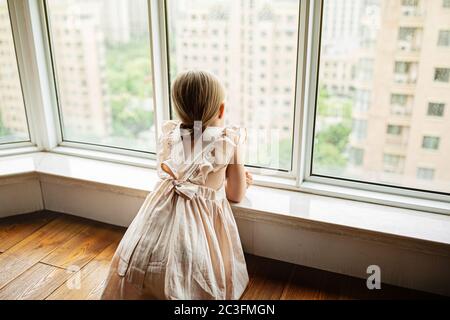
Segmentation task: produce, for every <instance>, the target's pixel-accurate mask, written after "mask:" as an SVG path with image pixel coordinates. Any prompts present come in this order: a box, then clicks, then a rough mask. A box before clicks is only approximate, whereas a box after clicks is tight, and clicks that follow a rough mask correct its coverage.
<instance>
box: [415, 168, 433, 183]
mask: <svg viewBox="0 0 450 320" xmlns="http://www.w3.org/2000/svg"><path fill="white" fill-rule="evenodd" d="M417 179H419V180H429V181H430V180H433V179H434V169H430V168H417Z"/></svg>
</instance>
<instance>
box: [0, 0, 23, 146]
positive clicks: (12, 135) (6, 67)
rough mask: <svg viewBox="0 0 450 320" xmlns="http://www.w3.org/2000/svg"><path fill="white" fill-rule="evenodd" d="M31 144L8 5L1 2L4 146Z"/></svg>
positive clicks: (0, 128) (0, 127) (0, 140)
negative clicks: (16, 143) (28, 142)
mask: <svg viewBox="0 0 450 320" xmlns="http://www.w3.org/2000/svg"><path fill="white" fill-rule="evenodd" d="M29 140H30V135H29V133H28V125H27V117H26V114H25V105H24V101H23V96H22V88H21V84H20V78H19V71H18V67H17V60H16V52H15V49H14V41H13V37H12V30H11V21H10V19H9V11H8V4H7V2H6V0H0V145H1V144H6V143H12V142H24V141H29Z"/></svg>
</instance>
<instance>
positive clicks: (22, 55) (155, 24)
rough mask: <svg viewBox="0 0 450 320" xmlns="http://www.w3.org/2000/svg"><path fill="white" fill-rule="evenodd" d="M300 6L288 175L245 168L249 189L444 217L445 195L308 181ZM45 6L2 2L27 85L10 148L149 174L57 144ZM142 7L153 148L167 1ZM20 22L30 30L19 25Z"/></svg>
mask: <svg viewBox="0 0 450 320" xmlns="http://www.w3.org/2000/svg"><path fill="white" fill-rule="evenodd" d="M299 1H300V13H299V24H298V28H299V30H298V39H297V41H298V46H297V70H296V83H295V92H294V95H295V100H294V112H293V115H294V116H293V121H294V125H293V135H294V136H293V147H292V170H291V171H290V172H279V171H275V170H257V169H256V170H255V169H253V168H249V170H250V171H252V172H254V173H255V183H256V184H257V185H261V186H266V187H272V188H281V189H286V190H292V191H296V192H305V193H312V194H319V195H326V196H332V197H338V198H345V199H350V200H357V201H363V202H370V203H379V204H388V205H392V206H397V207H406V208H412V209H416V210H427V211H431V212H436V213H444V214H450V209H449V208H450V206H449V203H450V196H449V194H448V193H442V192H434V191H426V190H416V189H412V188H407V187H400V186H390V185H383V184H376V183H371V182H363V181H356V180H350V179H342V178H336V177H327V176H318V175H313V174H312V153H313V146H314V126H315V116H316V115H315V113H316V100H317V93H318V80H319V79H318V78H319V66H320V45H321V41H320V40H321V29H322V10H323V3H324V1H326V0H316V1H314V0H299ZM44 2H45V0H8V5H9V10H10V16H11V23H12V24H13V35H14V39H15V43H16V55H17V60H18V66H19V72H20V74H21V78H22V77H23V78H24V79H27V81H23V83H22V89H23V95H24V100H25V108H26V112H27V117H28V120H29V121H28V124H29V129H30V138H31V141H30V142H29V143H26V145H24V147H32V148H31V149H30V148H16V149H17V150H18V151H17V152H29V151H30V150H34V151H36V150H37V151H50V152H57V153H62V154H68V155H75V156H81V157H87V158H93V159H98V160H105V161H113V162H118V163H126V164H130V165H138V166H143V167H148V168H155V167H156V161H155V158H156V156H155V154H152V153H150V152H149V153H144V152H141V151H130V150H121V149H118V148H116V147H109V146H96V145H88V144H85V143H80V142H68V141H63V140H62V136H61V131H60V123H59V117H58V112H59V111H58V105H57V101H56V88H55V79H54V75H53V72H54V70H53V68H54V66H53V64H52V60H51V59H52V57H51V48H50V39H49V34H48V25H47V22H46V21H47V17H46V15H45V3H44ZM147 3H148V15H149V34H150V51H151V52H150V54H151V57H150V59H151V67H152V82H153V101H154V108H155V109H154V119H155V128H156V130H155V141H158V137H159V133H160V132H161V126H162V123H163V121H164V120H168V119H170V118H171V110H170V82H169V81H170V79H169V76H170V75H169V50H168V49H169V48H168V43H167V41H168V34H167V32H168V21H167V16H166V14H167V0H147ZM27 20H28V21H29V22H30V23H19V21H27ZM15 147H19V146H18V145H16V146H15ZM156 148H158V144H156ZM0 149H2V147H1V146H0ZM11 150H13V149H11ZM20 150H22V151H20ZM1 151H2V150H0V155H1V154H2V153H1ZM157 151H158V150H156V152H157Z"/></svg>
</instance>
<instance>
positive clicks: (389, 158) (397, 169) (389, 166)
mask: <svg viewBox="0 0 450 320" xmlns="http://www.w3.org/2000/svg"><path fill="white" fill-rule="evenodd" d="M404 162H405V157H404V156H399V155H396V154H384V156H383V168H384V172H386V173H397V174H402V173H403V170H404Z"/></svg>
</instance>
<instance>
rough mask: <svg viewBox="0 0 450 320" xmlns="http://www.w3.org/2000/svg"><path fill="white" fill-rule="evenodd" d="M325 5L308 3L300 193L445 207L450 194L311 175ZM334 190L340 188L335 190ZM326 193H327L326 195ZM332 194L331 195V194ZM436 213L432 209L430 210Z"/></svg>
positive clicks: (314, 2)
mask: <svg viewBox="0 0 450 320" xmlns="http://www.w3.org/2000/svg"><path fill="white" fill-rule="evenodd" d="M324 1H326V0H320V1H308V2H309V3H310V12H311V14H310V15H309V19H310V20H311V21H310V26H311V31H310V39H309V42H308V47H307V48H308V55H309V58H308V59H307V61H308V64H309V65H310V69H309V73H308V75H307V80H306V82H307V83H305V84H304V85H305V87H306V88H307V89H306V91H305V92H307V93H308V100H307V101H306V102H305V105H304V106H303V113H304V118H305V119H306V121H305V122H304V124H305V125H304V126H303V139H302V145H303V146H304V147H305V152H304V155H303V157H304V158H303V161H302V162H303V163H302V164H303V171H302V172H300V173H299V184H298V187H299V190H300V191H305V192H313V193H319V194H325V195H332V196H336V197H343V198H348V199H356V198H359V199H362V200H363V201H368V202H375V203H381V201H377V200H376V199H375V198H374V197H373V193H374V192H375V193H382V194H386V195H398V196H401V199H400V202H397V201H395V203H394V205H396V206H405V205H407V203H406V202H408V199H410V198H416V199H424V200H434V201H442V202H444V203H449V202H450V193H445V192H438V191H432V190H420V189H415V188H409V187H404V186H394V185H387V184H382V183H374V182H369V181H367V182H364V181H358V180H354V179H346V178H338V177H330V176H324V175H317V174H313V173H312V169H313V168H312V155H313V146H314V126H315V119H316V103H317V98H318V81H319V66H320V48H321V30H322V15H323V7H324ZM333 187H337V188H336V189H334V188H333ZM323 190H326V191H323ZM330 190H331V191H330ZM355 190H360V191H363V192H364V191H366V194H363V195H362V196H361V197H355V196H354V195H353V194H354V191H355ZM430 210H433V208H430Z"/></svg>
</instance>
